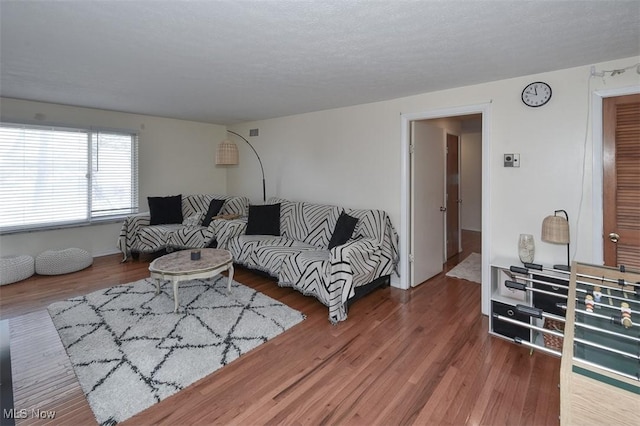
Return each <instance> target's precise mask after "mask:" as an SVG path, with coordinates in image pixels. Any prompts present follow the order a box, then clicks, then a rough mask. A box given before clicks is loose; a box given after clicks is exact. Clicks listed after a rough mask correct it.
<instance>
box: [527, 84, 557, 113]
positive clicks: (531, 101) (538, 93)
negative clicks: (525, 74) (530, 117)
mask: <svg viewBox="0 0 640 426" xmlns="http://www.w3.org/2000/svg"><path fill="white" fill-rule="evenodd" d="M549 99H551V86H549V85H548V84H547V83H544V82H542V81H536V82H533V83H531V84H528V85H527V86H526V87H525V88H524V90H523V91H522V102H524V104H525V105H527V106H530V107H534V108H535V107H541V106H542V105H544V104H546V103H547V102H549Z"/></svg>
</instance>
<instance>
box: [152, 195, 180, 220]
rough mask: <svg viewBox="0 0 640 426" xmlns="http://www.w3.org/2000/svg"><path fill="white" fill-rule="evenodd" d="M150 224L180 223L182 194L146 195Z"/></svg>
mask: <svg viewBox="0 0 640 426" xmlns="http://www.w3.org/2000/svg"><path fill="white" fill-rule="evenodd" d="M147 201H148V202H149V214H150V216H151V221H150V224H151V225H164V224H169V223H182V194H180V195H172V196H170V197H147Z"/></svg>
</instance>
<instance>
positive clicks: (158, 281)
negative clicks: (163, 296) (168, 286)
mask: <svg viewBox="0 0 640 426" xmlns="http://www.w3.org/2000/svg"><path fill="white" fill-rule="evenodd" d="M159 294H160V278H156V296H157V295H159Z"/></svg>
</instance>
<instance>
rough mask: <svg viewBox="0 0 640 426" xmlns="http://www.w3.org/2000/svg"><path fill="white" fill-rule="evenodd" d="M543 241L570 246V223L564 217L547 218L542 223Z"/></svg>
mask: <svg viewBox="0 0 640 426" xmlns="http://www.w3.org/2000/svg"><path fill="white" fill-rule="evenodd" d="M542 241H545V242H547V243H555V244H569V221H568V220H567V219H565V218H564V217H562V216H555V215H554V216H547V217H545V218H544V220H543V221H542Z"/></svg>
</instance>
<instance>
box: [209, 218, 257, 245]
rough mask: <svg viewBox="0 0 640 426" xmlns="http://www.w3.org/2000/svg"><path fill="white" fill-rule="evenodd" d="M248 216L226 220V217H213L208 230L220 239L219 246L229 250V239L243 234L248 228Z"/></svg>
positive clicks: (217, 239)
mask: <svg viewBox="0 0 640 426" xmlns="http://www.w3.org/2000/svg"><path fill="white" fill-rule="evenodd" d="M247 219H248V218H247V217H246V216H245V217H240V218H237V219H231V220H225V219H213V220H212V221H211V224H209V228H208V230H211V231H212V232H213V235H214V236H215V238H216V241H218V248H219V249H224V250H227V249H228V247H229V241H230V240H231V239H232V238H234V237H238V236H240V235H243V234H244V233H245V231H246V229H247Z"/></svg>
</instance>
